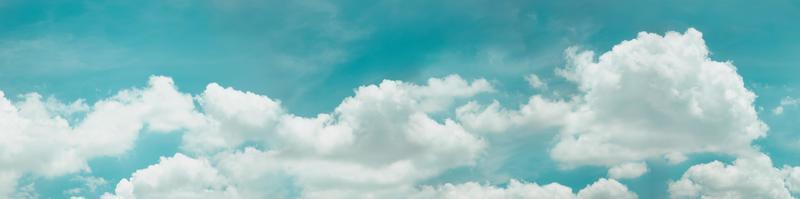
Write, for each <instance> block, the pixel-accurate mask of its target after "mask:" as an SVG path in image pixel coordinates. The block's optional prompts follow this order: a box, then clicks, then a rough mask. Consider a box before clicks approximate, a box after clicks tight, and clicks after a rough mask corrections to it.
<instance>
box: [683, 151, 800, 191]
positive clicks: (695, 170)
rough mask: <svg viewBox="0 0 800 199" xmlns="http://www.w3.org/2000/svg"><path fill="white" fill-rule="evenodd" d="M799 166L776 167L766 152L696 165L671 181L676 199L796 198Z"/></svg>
mask: <svg viewBox="0 0 800 199" xmlns="http://www.w3.org/2000/svg"><path fill="white" fill-rule="evenodd" d="M798 170H800V168H797V167H788V166H787V167H785V168H784V169H778V168H774V167H773V166H772V161H771V160H770V158H769V157H768V156H766V155H764V154H759V155H754V156H752V157H742V158H739V159H736V160H735V161H734V162H733V164H732V165H726V164H724V163H722V162H719V161H714V162H710V163H706V164H699V165H694V166H692V167H691V168H689V170H687V171H686V173H684V174H683V177H681V179H680V180H678V181H675V182H670V184H669V193H670V196H671V197H672V198H709V199H713V198H792V196H791V195H790V193H791V192H794V193H798V191H800V190H798V189H797V186H796V185H797V184H796V183H797V182H798V176H800V175H798Z"/></svg>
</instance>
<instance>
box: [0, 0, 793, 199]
mask: <svg viewBox="0 0 800 199" xmlns="http://www.w3.org/2000/svg"><path fill="white" fill-rule="evenodd" d="M798 19H800V1H795V0H766V1H757V2H756V1H737V0H734V1H730V0H725V1H723V0H719V1H713V0H712V1H689V0H686V1H684V0H678V1H655V0H643V1H633V0H631V1H628V0H619V1H571V0H568V1H538V0H532V1H516V0H511V1H488V0H487V1H483V0H465V1H449V0H447V1H415V0H412V1H391V0H390V1H370V2H367V1H332V2H328V1H306V0H303V1H251V0H230V1H227V0H211V1H189V0H166V1H149V0H143V1H66V0H64V1H62V0H54V1H37V0H34V1H24V0H0V90H2V91H3V92H5V95H6V97H7V98H9V99H12V100H17V99H19V98H16V96H19V95H22V94H25V93H29V92H37V93H39V94H41V95H43V96H46V97H47V96H53V97H55V98H58V99H59V100H61V101H64V102H71V101H74V100H77V99H85V100H86V101H87V102H89V104H91V103H93V102H95V101H97V100H100V99H104V98H107V97H109V96H112V95H114V94H115V93H116V92H117V91H119V90H122V89H127V88H131V87H143V86H145V85H146V83H147V80H148V77H150V76H151V75H163V76H168V77H172V78H173V79H174V81H175V84H176V85H177V86H178V88H179V90H180V91H181V92H185V93H191V94H194V95H197V94H200V93H202V92H203V90H204V89H205V88H206V85H207V84H208V83H211V82H218V83H219V84H221V85H224V86H226V87H227V86H230V87H233V88H236V89H238V90H243V91H251V92H253V93H257V94H260V95H266V96H269V97H270V98H272V99H277V100H280V101H281V103H282V105H283V106H284V107H285V108H286V109H287V110H290V111H291V112H292V113H294V114H296V115H299V116H306V117H313V116H315V115H316V114H318V113H326V112H331V111H332V110H334V108H336V107H337V105H339V104H340V103H341V101H342V99H344V98H346V97H348V96H352V95H353V92H354V89H356V88H358V87H359V86H362V85H369V84H377V83H380V82H381V80H384V79H392V80H401V81H406V82H412V83H417V84H424V83H425V81H426V80H427V79H428V78H431V77H443V76H446V75H449V74H458V75H460V76H461V77H463V78H464V79H468V80H471V79H476V78H485V79H487V80H488V81H489V82H491V83H492V84H493V85H494V87H495V89H496V92H495V93H493V94H491V95H479V96H477V97H476V98H475V99H474V100H477V101H479V102H482V103H489V102H491V100H494V99H497V100H499V102H500V103H501V104H502V105H505V106H508V107H510V108H512V109H515V108H517V107H518V106H519V104H521V103H525V102H526V101H527V98H528V97H529V96H531V95H534V94H544V95H552V94H551V93H549V92H550V91H553V90H560V91H563V92H565V93H574V92H575V90H576V88H575V86H574V85H573V84H572V83H570V82H568V81H566V80H564V79H563V78H561V77H559V76H557V75H556V73H555V71H556V69H557V68H560V67H563V66H564V65H565V64H566V61H565V58H564V52H565V49H567V48H569V47H572V46H578V47H580V48H581V49H584V50H593V51H595V52H598V53H601V52H606V51H609V50H611V47H613V46H614V45H617V44H619V43H620V42H621V41H624V40H630V39H633V38H636V36H637V33H638V32H642V31H644V32H651V33H657V34H664V33H665V32H668V31H677V32H685V31H686V30H687V29H689V28H695V29H697V30H698V31H701V32H702V33H703V39H704V40H705V41H706V45H707V46H708V48H709V49H710V51H711V58H712V59H714V60H717V61H730V62H732V63H733V64H734V65H735V66H736V67H737V72H738V74H739V75H741V77H742V78H743V80H744V83H745V87H746V88H747V89H749V90H751V91H753V92H754V93H755V94H756V95H757V96H758V98H757V99H756V101H755V104H754V107H755V108H756V110H757V111H758V116H759V119H761V120H762V121H764V123H766V124H767V125H768V126H769V131H768V136H766V137H764V138H760V139H757V140H755V141H754V142H753V145H755V146H757V148H759V149H761V151H762V152H764V153H765V154H768V155H769V156H770V157H771V158H772V161H773V163H774V164H775V165H776V166H777V167H780V166H781V165H784V164H787V165H800V147H798V146H800V145H798V144H800V134H798V132H797V129H798V127H799V126H798V122H799V121H800V119H798V118H800V108H798V107H797V106H786V107H785V110H784V112H783V114H780V115H777V114H773V112H772V110H773V108H775V107H777V106H778V105H779V103H780V101H781V99H784V98H786V97H791V98H800V90H798V89H800V78H797V77H798V75H800V39H798V35H800V22H798ZM531 73H535V74H537V75H539V77H541V78H542V79H544V80H547V81H548V84H549V91H537V90H535V89H531V88H530V87H529V86H528V83H527V82H526V81H525V79H524V77H525V76H526V75H527V74H531ZM464 102H465V101H460V102H457V104H456V106H460V105H461V104H463V103H464ZM459 103H460V104H459ZM449 116H452V113H444V114H443V115H440V116H437V117H449ZM542 131H553V132H555V131H557V130H554V129H546V130H542ZM512 135H513V136H512ZM512 135H510V136H508V137H493V138H487V139H490V140H491V141H490V143H508V146H507V148H503V149H497V150H504V151H503V152H497V153H504V154H506V155H507V156H508V157H511V158H508V159H506V161H503V162H502V163H500V164H499V165H495V167H496V168H495V169H494V170H493V171H494V173H492V174H487V173H485V172H484V171H483V170H482V169H480V168H477V167H481V166H477V167H470V166H466V167H458V168H452V169H448V170H447V171H445V172H443V173H441V174H439V175H436V176H434V177H432V178H428V179H426V180H424V181H422V182H420V184H425V185H438V184H441V183H461V182H466V181H479V182H485V181H488V180H487V179H489V178H490V176H492V175H495V174H498V175H499V174H502V175H504V176H509V177H513V178H515V179H521V180H525V181H530V182H538V183H540V184H545V183H550V182H558V183H560V184H563V185H566V186H569V187H572V188H573V190H579V189H581V188H583V187H585V186H586V185H588V184H591V183H592V182H595V181H596V180H597V179H598V178H601V177H605V176H606V171H607V168H606V167H600V166H582V167H578V168H575V169H572V170H562V169H559V168H558V167H557V164H556V162H555V161H554V160H552V159H551V158H550V156H549V155H548V152H549V150H550V146H552V145H553V144H554V143H553V141H552V134H550V135H547V134H512ZM0 139H2V138H0ZM180 143H181V135H180V134H179V133H176V134H156V133H143V134H141V135H140V137H139V138H138V139H137V140H136V143H135V147H134V149H133V150H131V151H129V152H126V153H125V154H123V155H121V156H118V157H117V156H115V157H99V158H94V159H90V160H88V161H89V165H90V167H91V170H92V171H91V172H80V173H72V174H68V175H63V176H58V177H53V178H47V177H41V176H36V175H32V174H26V175H25V176H24V177H23V178H22V179H21V180H20V182H19V184H20V185H19V186H22V185H28V184H33V187H34V188H35V191H36V192H37V193H38V194H39V197H40V198H65V197H68V196H69V195H67V194H66V192H65V191H66V190H68V189H72V188H76V187H80V186H82V182H81V181H80V180H76V178H77V176H94V177H100V178H103V179H105V180H106V181H107V182H108V183H106V184H104V185H101V186H99V187H98V188H97V189H96V190H94V191H92V192H88V193H86V197H87V198H95V197H99V196H100V195H101V194H103V193H104V192H113V191H114V187H115V185H116V182H118V181H119V180H120V179H123V178H128V177H130V175H131V173H133V172H135V171H136V170H139V169H143V168H145V167H147V166H148V165H152V164H155V163H158V162H159V157H160V156H172V155H173V154H175V153H176V152H180V151H181V149H180V148H179V145H180ZM490 150H493V149H490ZM734 159H735V157H732V156H728V155H724V154H714V153H708V154H693V155H691V156H690V157H689V160H687V161H685V162H683V163H680V164H677V165H670V164H667V163H666V162H664V161H657V160H654V161H648V166H649V169H650V170H649V171H648V172H647V173H645V174H644V175H643V176H641V177H639V178H636V179H622V180H620V182H621V183H623V184H625V185H626V186H627V187H628V188H629V189H630V190H631V191H633V192H635V193H636V194H637V195H638V196H639V198H668V196H669V195H668V193H667V188H666V187H667V182H668V181H669V180H676V179H678V178H680V177H681V175H682V174H683V173H684V172H685V171H686V170H687V168H689V167H690V166H692V165H695V164H700V163H706V162H709V161H712V160H720V161H723V162H725V163H730V162H731V161H733V160H734ZM479 165H480V164H479Z"/></svg>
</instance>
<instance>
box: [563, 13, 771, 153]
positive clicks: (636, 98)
mask: <svg viewBox="0 0 800 199" xmlns="http://www.w3.org/2000/svg"><path fill="white" fill-rule="evenodd" d="M708 55H709V51H708V48H707V47H706V45H705V42H704V41H703V38H702V34H701V33H700V32H698V31H697V30H694V29H689V30H688V31H686V32H685V33H684V34H681V33H676V32H668V33H667V34H666V35H664V36H660V35H656V34H650V33H639V36H638V37H637V38H636V39H633V40H629V41H624V42H622V43H620V44H618V45H616V46H614V47H613V49H612V50H611V51H609V52H606V53H604V54H602V55H600V57H599V58H598V60H597V61H594V60H593V59H594V55H593V52H583V53H579V54H572V55H570V56H569V57H570V62H571V65H570V67H568V68H566V69H564V70H562V71H561V73H562V74H564V76H566V77H568V78H569V79H571V80H572V81H574V82H576V83H577V84H578V86H579V88H580V89H581V90H582V91H583V93H584V94H583V96H582V98H581V100H582V102H583V103H582V104H581V105H580V107H579V108H578V111H577V112H576V113H575V116H574V117H572V118H569V121H568V122H567V125H566V127H565V129H564V132H565V135H564V136H562V139H561V140H560V141H559V143H558V144H556V146H555V147H554V148H553V150H552V152H551V156H552V157H553V158H554V159H556V160H558V161H559V162H562V163H563V164H565V165H567V166H570V165H618V164H623V163H628V162H631V161H640V160H644V159H647V158H653V157H670V159H673V160H674V159H681V156H683V155H685V154H688V153H696V152H722V153H729V154H741V153H747V152H750V151H752V147H751V146H750V142H751V141H752V140H754V139H756V138H759V137H762V136H764V135H765V134H766V131H767V126H766V125H765V124H764V123H763V122H761V121H760V120H759V119H758V116H757V114H756V111H755V109H754V108H753V101H754V100H755V94H753V93H752V92H750V91H749V90H747V88H745V87H744V83H743V81H742V78H741V76H739V75H738V74H737V73H736V67H734V66H733V64H731V63H730V62H717V61H713V60H711V59H710V58H709V57H708ZM653 140H658V142H653Z"/></svg>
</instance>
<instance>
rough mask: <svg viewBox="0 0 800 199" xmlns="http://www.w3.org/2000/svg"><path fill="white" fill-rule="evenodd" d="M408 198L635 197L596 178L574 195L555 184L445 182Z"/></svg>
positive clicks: (612, 182)
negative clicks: (501, 184)
mask: <svg viewBox="0 0 800 199" xmlns="http://www.w3.org/2000/svg"><path fill="white" fill-rule="evenodd" d="M412 198H420V199H421V198H453V199H455V198H459V199H460V198H465V199H466V198H487V199H490V198H491V199H494V198H498V199H499V198H529V199H575V198H578V199H607V198H617V199H634V198H637V196H636V194H635V193H632V192H630V191H628V188H627V187H625V185H622V184H620V183H619V182H617V181H616V180H607V179H600V180H598V181H597V182H595V183H593V184H591V185H589V186H587V187H586V188H584V189H582V190H580V191H579V192H578V193H577V194H574V193H572V189H571V188H569V187H566V186H564V185H560V184H558V183H551V184H547V185H544V186H541V185H538V184H536V183H522V182H519V181H516V180H511V181H510V182H509V183H508V185H507V187H505V188H501V187H495V186H485V185H481V184H478V183H475V182H468V183H464V184H458V185H453V184H449V183H448V184H445V185H442V186H439V187H435V188H434V187H430V186H428V187H423V188H422V190H421V191H420V192H419V193H416V194H415V195H413V196H412Z"/></svg>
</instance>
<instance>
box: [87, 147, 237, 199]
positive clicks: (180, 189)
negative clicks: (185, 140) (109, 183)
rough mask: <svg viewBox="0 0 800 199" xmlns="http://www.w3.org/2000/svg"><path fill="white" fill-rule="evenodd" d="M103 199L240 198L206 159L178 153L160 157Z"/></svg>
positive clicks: (120, 183)
mask: <svg viewBox="0 0 800 199" xmlns="http://www.w3.org/2000/svg"><path fill="white" fill-rule="evenodd" d="M102 198H104V199H113V198H119V199H125V198H239V195H238V193H237V190H236V188H235V187H232V186H230V185H228V184H227V179H226V178H225V177H224V176H222V175H220V173H219V171H217V169H216V168H214V167H212V166H211V164H210V163H209V161H208V160H206V159H202V158H200V159H193V158H190V157H186V156H185V155H183V154H180V153H178V154H175V156H173V157H161V161H160V162H159V163H158V164H155V165H151V166H149V167H147V168H145V169H141V170H138V171H136V172H135V173H133V175H131V177H130V178H128V179H122V180H120V181H119V183H118V184H117V187H116V189H115V191H114V194H111V193H106V194H103V196H102Z"/></svg>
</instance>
